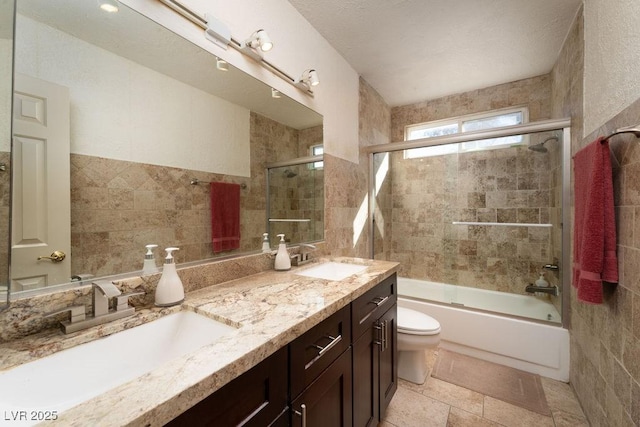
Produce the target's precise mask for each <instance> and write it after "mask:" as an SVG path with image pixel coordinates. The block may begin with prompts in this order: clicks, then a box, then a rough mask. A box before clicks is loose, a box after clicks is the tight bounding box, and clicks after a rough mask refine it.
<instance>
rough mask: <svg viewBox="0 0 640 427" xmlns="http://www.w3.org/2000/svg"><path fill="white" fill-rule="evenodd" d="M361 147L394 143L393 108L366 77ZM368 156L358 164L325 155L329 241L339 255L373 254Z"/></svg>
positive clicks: (362, 86)
mask: <svg viewBox="0 0 640 427" xmlns="http://www.w3.org/2000/svg"><path fill="white" fill-rule="evenodd" d="M359 97H360V99H359V117H360V119H359V120H360V130H359V136H358V139H359V145H360V148H363V147H366V146H369V145H375V144H386V143H389V142H390V138H389V135H390V124H391V109H390V108H389V106H388V105H387V104H386V103H385V102H384V100H383V99H382V97H381V96H380V95H379V94H378V93H377V92H376V91H375V90H374V89H373V88H372V87H371V86H370V85H369V84H368V83H367V82H366V81H364V80H363V79H362V78H361V79H360V93H359ZM368 159H369V158H368V155H366V154H363V153H362V152H361V154H360V157H359V163H358V164H355V163H352V162H349V161H347V160H343V159H341V158H339V157H336V156H332V155H328V154H325V189H326V218H325V222H326V230H325V240H326V242H327V247H328V248H330V253H331V254H332V255H335V256H341V255H345V256H357V257H367V258H368V257H369V253H370V249H369V248H370V244H369V241H370V240H369V239H370V233H369V231H368V229H367V212H368V200H369V199H368V174H369V166H368V165H369V163H368V161H369V160H368Z"/></svg>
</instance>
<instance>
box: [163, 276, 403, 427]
mask: <svg viewBox="0 0 640 427" xmlns="http://www.w3.org/2000/svg"><path fill="white" fill-rule="evenodd" d="M396 283H397V281H396V275H395V274H394V275H392V276H391V277H389V278H387V279H385V280H384V281H383V282H381V283H380V284H378V285H377V286H376V287H374V288H373V289H371V290H369V291H367V292H366V293H365V294H364V295H362V296H361V297H359V298H357V299H356V300H354V301H353V302H352V303H351V304H350V305H347V306H346V307H344V308H342V309H341V310H339V311H338V312H336V313H335V314H333V315H332V316H330V317H329V318H327V319H325V320H323V321H322V322H320V323H319V324H318V325H316V326H314V327H313V328H311V329H310V330H309V331H307V332H305V333H304V334H302V335H301V336H300V337H298V338H297V339H295V340H294V341H293V342H291V343H290V344H289V345H288V346H286V347H284V348H282V349H280V350H278V351H277V352H276V353H274V354H273V355H272V356H270V357H268V358H267V359H266V360H264V361H263V362H261V363H260V364H258V365H257V366H255V367H254V368H252V369H251V370H249V371H248V372H246V373H245V374H243V375H241V376H240V377H238V378H236V379H235V380H233V381H231V382H230V383H229V384H227V385H226V386H224V387H223V388H221V389H220V390H218V391H216V392H215V393H213V394H212V395H211V396H209V397H207V398H205V399H204V400H203V401H202V402H200V403H198V404H196V405H195V406H194V407H193V408H191V409H190V410H188V411H187V412H185V413H183V414H182V415H179V416H178V417H177V418H176V419H174V420H173V421H171V422H170V423H169V424H168V425H169V426H189V427H192V426H216V427H226V426H237V425H242V426H261V427H265V426H269V427H287V426H295V427H298V426H300V427H301V426H306V427H316V426H318V427H350V426H355V427H361V426H376V425H377V424H378V422H379V421H380V420H381V419H382V418H383V417H384V414H385V410H386V408H387V406H388V404H389V402H390V400H391V398H392V397H393V394H394V393H395V391H396V389H397V383H398V376H397V333H396V317H397V304H396V301H397V294H396V291H397V286H396Z"/></svg>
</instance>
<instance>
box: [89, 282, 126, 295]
mask: <svg viewBox="0 0 640 427" xmlns="http://www.w3.org/2000/svg"><path fill="white" fill-rule="evenodd" d="M91 284H92V285H93V291H94V292H95V291H96V290H99V291H100V292H101V293H102V294H103V295H104V296H105V297H107V298H113V297H117V296H118V295H120V294H122V292H120V289H118V288H117V287H116V285H114V284H113V283H111V282H109V281H106V280H102V281H96V282H93V283H91Z"/></svg>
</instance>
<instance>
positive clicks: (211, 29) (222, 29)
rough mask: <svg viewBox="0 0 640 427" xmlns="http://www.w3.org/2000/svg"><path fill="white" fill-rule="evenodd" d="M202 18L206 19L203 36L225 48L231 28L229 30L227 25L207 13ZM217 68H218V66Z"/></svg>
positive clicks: (229, 39) (228, 41) (229, 40)
mask: <svg viewBox="0 0 640 427" xmlns="http://www.w3.org/2000/svg"><path fill="white" fill-rule="evenodd" d="M204 19H205V20H206V21H207V28H205V30H204V36H205V37H206V38H207V40H209V41H211V42H213V43H215V44H217V45H218V46H220V47H221V48H223V49H225V50H226V49H227V46H229V43H231V30H229V27H227V26H226V25H224V24H223V23H222V22H221V21H219V20H218V19H216V17H215V16H213V15H211V14H208V13H207V14H205V15H204ZM218 69H220V68H219V67H218Z"/></svg>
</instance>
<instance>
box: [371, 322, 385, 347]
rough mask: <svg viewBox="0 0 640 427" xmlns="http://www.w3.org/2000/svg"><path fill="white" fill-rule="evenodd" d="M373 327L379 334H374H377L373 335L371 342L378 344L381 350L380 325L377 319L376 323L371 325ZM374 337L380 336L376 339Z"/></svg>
mask: <svg viewBox="0 0 640 427" xmlns="http://www.w3.org/2000/svg"><path fill="white" fill-rule="evenodd" d="M373 329H375V330H376V331H380V333H379V334H376V335H377V336H376V337H374V339H373V343H374V344H375V345H379V346H380V350H382V345H383V343H382V325H381V323H380V322H379V321H376V323H375V324H374V325H373ZM376 338H380V339H376Z"/></svg>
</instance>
